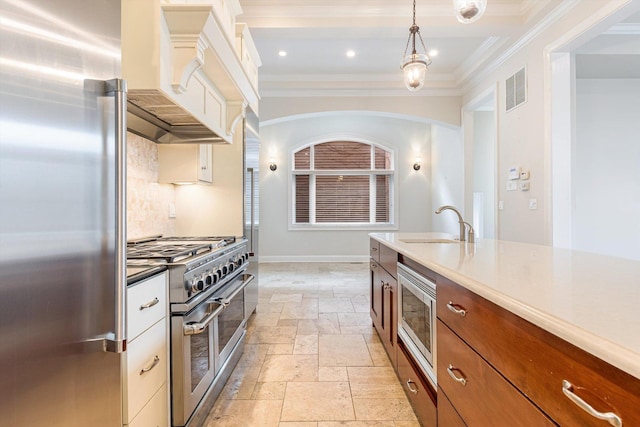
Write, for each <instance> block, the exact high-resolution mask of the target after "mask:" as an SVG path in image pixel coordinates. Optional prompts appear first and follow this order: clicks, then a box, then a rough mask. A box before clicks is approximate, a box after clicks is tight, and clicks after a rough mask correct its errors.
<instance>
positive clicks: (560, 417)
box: [437, 278, 640, 426]
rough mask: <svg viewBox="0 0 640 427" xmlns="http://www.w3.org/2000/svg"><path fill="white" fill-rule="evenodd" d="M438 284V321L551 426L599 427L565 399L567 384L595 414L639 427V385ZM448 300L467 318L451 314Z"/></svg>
mask: <svg viewBox="0 0 640 427" xmlns="http://www.w3.org/2000/svg"><path fill="white" fill-rule="evenodd" d="M437 285H438V288H437V295H438V301H437V310H438V311H437V313H438V317H439V318H440V319H441V320H442V321H443V322H444V323H446V324H447V326H449V327H450V328H451V329H452V330H453V331H454V332H455V333H456V334H458V335H459V336H460V338H462V339H463V340H464V341H466V342H467V344H469V345H470V346H471V347H473V348H474V349H475V350H476V351H477V352H478V353H479V354H481V355H482V357H484V358H485V359H486V360H487V361H488V362H489V363H490V364H491V365H492V366H493V367H494V368H495V369H497V370H498V371H499V372H500V373H501V374H502V375H504V376H505V377H506V378H507V379H508V380H509V381H510V382H511V383H512V384H513V385H514V386H516V387H517V388H518V389H520V390H521V391H522V393H524V394H525V395H526V396H528V397H529V399H531V400H532V401H533V402H535V403H536V405H537V406H538V407H539V408H540V409H542V410H543V411H544V412H545V413H546V414H547V415H549V416H550V417H551V418H552V419H553V420H554V421H556V422H557V423H559V424H560V425H580V426H601V425H603V421H601V420H598V419H596V418H594V417H592V416H591V415H589V414H587V413H586V412H585V411H584V410H582V409H581V408H579V407H578V406H577V405H576V404H575V403H573V402H572V401H571V400H569V398H567V397H566V396H565V395H564V393H563V391H562V384H563V380H566V381H569V382H570V383H571V384H573V385H574V388H575V389H576V390H577V391H576V394H577V395H578V396H579V397H581V398H582V399H583V400H585V401H586V402H587V403H589V404H590V405H591V406H592V407H594V409H596V410H597V411H599V412H605V413H606V412H612V413H615V414H617V415H618V416H619V417H620V418H622V420H623V421H624V425H640V411H638V409H637V408H640V380H638V379H636V378H634V377H632V376H631V375H629V374H627V373H625V372H623V371H621V370H620V369H618V368H616V367H614V366H611V365H609V364H608V363H606V362H604V361H602V360H600V359H598V358H597V357H595V356H593V355H591V354H589V353H587V352H585V351H583V350H581V349H579V348H578V347H576V346H574V345H572V344H569V343H568V342H566V341H564V340H562V339H560V338H558V337H557V336H555V335H553V334H550V333H549V332H547V331H545V330H543V329H541V328H539V327H538V326H536V325H534V324H532V323H530V322H528V321H526V320H524V319H522V318H520V317H518V316H516V315H515V314H513V313H511V312H509V311H507V310H504V309H503V308H501V307H498V306H497V305H496V304H493V303H492V302H490V301H487V300H485V299H484V298H482V297H480V296H478V295H476V294H474V293H473V292H471V291H469V290H467V289H465V288H463V287H461V286H459V285H457V284H455V283H454V282H452V281H450V280H448V279H445V278H440V280H438V283H437ZM449 301H451V302H452V303H453V304H454V305H455V308H456V309H464V310H465V312H466V315H465V316H464V317H462V316H460V315H457V314H454V313H453V312H451V311H450V310H449V309H448V308H447V306H446V305H447V303H448V302H449ZM443 363H444V362H443ZM438 378H440V377H438ZM452 402H453V401H452ZM454 403H455V402H454ZM604 423H605V425H606V422H604Z"/></svg>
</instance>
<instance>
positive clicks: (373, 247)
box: [369, 238, 380, 263]
mask: <svg viewBox="0 0 640 427" xmlns="http://www.w3.org/2000/svg"><path fill="white" fill-rule="evenodd" d="M369 256H370V257H371V258H373V259H374V260H375V261H376V262H378V263H379V262H380V242H378V241H377V240H375V239H371V238H370V239H369Z"/></svg>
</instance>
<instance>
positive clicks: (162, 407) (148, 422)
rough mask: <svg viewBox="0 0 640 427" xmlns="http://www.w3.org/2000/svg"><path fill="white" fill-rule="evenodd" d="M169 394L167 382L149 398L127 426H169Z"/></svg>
mask: <svg viewBox="0 0 640 427" xmlns="http://www.w3.org/2000/svg"><path fill="white" fill-rule="evenodd" d="M168 400H169V396H168V394H167V384H166V383H165V384H164V385H163V386H162V387H161V388H160V390H158V392H157V393H156V394H155V395H154V396H153V397H152V398H151V400H150V401H149V403H147V404H146V405H145V407H144V408H142V410H141V411H140V413H139V414H138V416H136V417H135V418H134V419H133V421H131V423H130V424H128V426H129V427H168V426H169V402H168Z"/></svg>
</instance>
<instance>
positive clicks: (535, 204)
mask: <svg viewBox="0 0 640 427" xmlns="http://www.w3.org/2000/svg"><path fill="white" fill-rule="evenodd" d="M529 209H531V210H536V209H538V199H529Z"/></svg>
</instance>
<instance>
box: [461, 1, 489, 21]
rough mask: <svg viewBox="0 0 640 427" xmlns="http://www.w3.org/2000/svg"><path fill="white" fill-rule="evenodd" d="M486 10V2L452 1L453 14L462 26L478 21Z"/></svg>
mask: <svg viewBox="0 0 640 427" xmlns="http://www.w3.org/2000/svg"><path fill="white" fill-rule="evenodd" d="M486 8H487V0H453V12H454V13H455V15H456V19H458V21H460V22H462V23H463V24H470V23H472V22H475V21H477V20H478V19H480V17H481V16H482V15H484V11H485V9H486Z"/></svg>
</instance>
